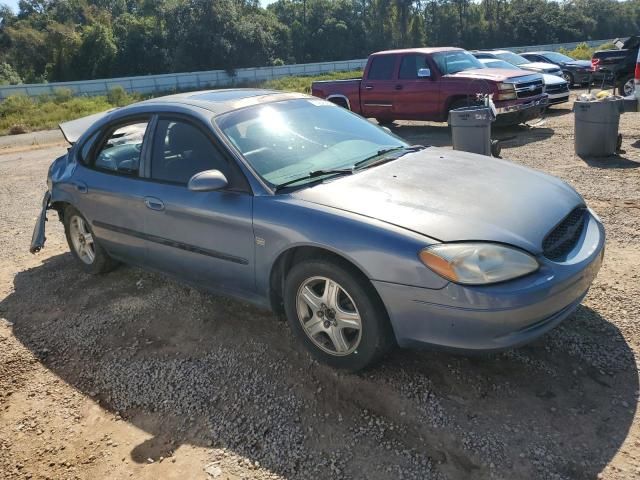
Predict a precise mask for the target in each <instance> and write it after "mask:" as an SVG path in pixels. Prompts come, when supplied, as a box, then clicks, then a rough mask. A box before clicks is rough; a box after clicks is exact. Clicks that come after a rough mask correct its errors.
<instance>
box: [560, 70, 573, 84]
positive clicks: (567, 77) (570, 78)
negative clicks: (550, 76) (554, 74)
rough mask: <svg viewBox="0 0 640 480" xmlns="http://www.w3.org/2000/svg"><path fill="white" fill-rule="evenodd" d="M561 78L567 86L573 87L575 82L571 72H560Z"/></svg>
mask: <svg viewBox="0 0 640 480" xmlns="http://www.w3.org/2000/svg"><path fill="white" fill-rule="evenodd" d="M562 78H564V80H565V81H566V82H567V83H568V84H569V87H573V84H574V83H575V81H574V79H573V74H572V73H571V72H562Z"/></svg>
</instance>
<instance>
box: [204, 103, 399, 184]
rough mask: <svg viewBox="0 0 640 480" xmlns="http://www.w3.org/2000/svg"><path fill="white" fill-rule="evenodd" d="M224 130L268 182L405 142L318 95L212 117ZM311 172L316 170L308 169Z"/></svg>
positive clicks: (306, 178) (343, 165) (305, 175)
mask: <svg viewBox="0 0 640 480" xmlns="http://www.w3.org/2000/svg"><path fill="white" fill-rule="evenodd" d="M216 124H217V125H218V127H219V128H220V129H221V130H222V132H223V133H224V135H225V136H226V137H227V138H228V139H229V140H230V141H231V143H233V145H234V146H235V147H236V148H237V149H238V150H239V151H240V153H242V155H243V156H244V158H245V159H246V160H247V162H248V163H249V164H250V165H251V166H252V167H253V169H254V170H255V171H256V172H257V173H258V174H259V175H260V176H261V177H262V179H263V180H265V181H266V182H267V183H268V184H269V185H270V186H272V187H276V188H277V187H278V186H281V185H283V184H285V183H287V184H288V183H290V182H292V181H295V180H296V179H300V180H301V181H300V183H299V184H298V183H297V184H296V185H304V184H305V183H308V182H312V181H315V180H317V178H316V177H319V175H317V174H318V173H319V172H324V171H328V170H337V169H351V168H353V167H354V165H356V164H358V165H360V163H359V162H363V161H366V160H368V159H372V160H373V159H374V158H375V157H376V156H378V154H382V153H383V152H386V151H387V150H390V149H402V148H403V147H407V146H408V145H407V143H405V142H404V141H402V140H401V139H400V138H398V137H396V136H395V135H393V134H391V133H389V132H387V131H385V130H384V129H382V128H380V127H378V126H376V125H374V124H372V123H370V122H368V121H367V120H365V119H363V118H361V117H358V116H357V115H354V114H352V113H351V112H349V111H348V110H346V109H344V108H342V107H339V106H337V105H335V104H333V103H331V102H327V101H326V100H321V99H302V98H300V99H294V100H286V101H282V102H273V103H269V104H266V105H256V106H253V107H249V108H244V109H242V110H238V111H235V112H231V113H228V114H225V115H223V116H221V117H219V118H217V119H216ZM312 173H315V174H316V175H312Z"/></svg>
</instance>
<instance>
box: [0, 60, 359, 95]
mask: <svg viewBox="0 0 640 480" xmlns="http://www.w3.org/2000/svg"><path fill="white" fill-rule="evenodd" d="M366 63H367V59H366V58H365V59H361V60H343V61H337V62H320V63H302V64H295V65H282V66H278V67H256V68H238V69H237V70H235V71H234V73H233V74H230V73H229V72H227V71H225V70H209V71H205V72H188V73H170V74H165V75H145V76H142V77H122V78H108V79H101V80H79V81H74V82H52V83H37V84H22V85H6V86H2V87H0V100H1V99H5V98H7V97H9V96H11V95H20V94H22V95H27V96H29V97H37V96H40V95H47V94H48V95H50V94H54V93H55V91H56V90H57V89H61V88H64V89H69V90H71V91H72V92H73V93H74V94H75V95H106V94H107V93H108V92H109V90H111V89H113V88H114V87H117V86H121V87H122V88H124V89H125V90H126V91H127V92H130V93H133V92H135V93H164V92H171V91H180V90H193V89H205V88H212V87H228V86H234V85H243V84H248V83H255V82H260V81H264V80H271V79H275V78H280V77H288V76H302V75H317V74H320V73H329V72H340V71H342V72H344V71H349V70H361V69H362V68H364V65H365V64H366Z"/></svg>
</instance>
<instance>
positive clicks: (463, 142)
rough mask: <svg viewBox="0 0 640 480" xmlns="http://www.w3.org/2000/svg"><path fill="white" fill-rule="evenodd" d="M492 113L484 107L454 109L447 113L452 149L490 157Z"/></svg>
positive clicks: (493, 118)
mask: <svg viewBox="0 0 640 480" xmlns="http://www.w3.org/2000/svg"><path fill="white" fill-rule="evenodd" d="M494 120H495V117H494V115H493V111H492V110H491V108H489V107H486V106H478V107H476V106H473V107H472V106H470V107H462V108H456V109H455V110H451V111H450V112H449V125H451V136H452V137H453V149H454V150H461V151H463V152H471V153H479V154H480V155H488V156H489V155H491V122H493V121H494Z"/></svg>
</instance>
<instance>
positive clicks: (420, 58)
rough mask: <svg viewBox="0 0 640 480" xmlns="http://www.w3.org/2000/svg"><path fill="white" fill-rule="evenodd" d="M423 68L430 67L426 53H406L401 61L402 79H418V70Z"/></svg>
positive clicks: (400, 76) (400, 77) (399, 76)
mask: <svg viewBox="0 0 640 480" xmlns="http://www.w3.org/2000/svg"><path fill="white" fill-rule="evenodd" d="M421 68H429V65H428V64H427V57H425V56H424V55H405V56H404V57H402V62H401V63H400V74H399V75H398V78H399V79H400V80H416V79H417V78H418V70H420V69H421Z"/></svg>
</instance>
